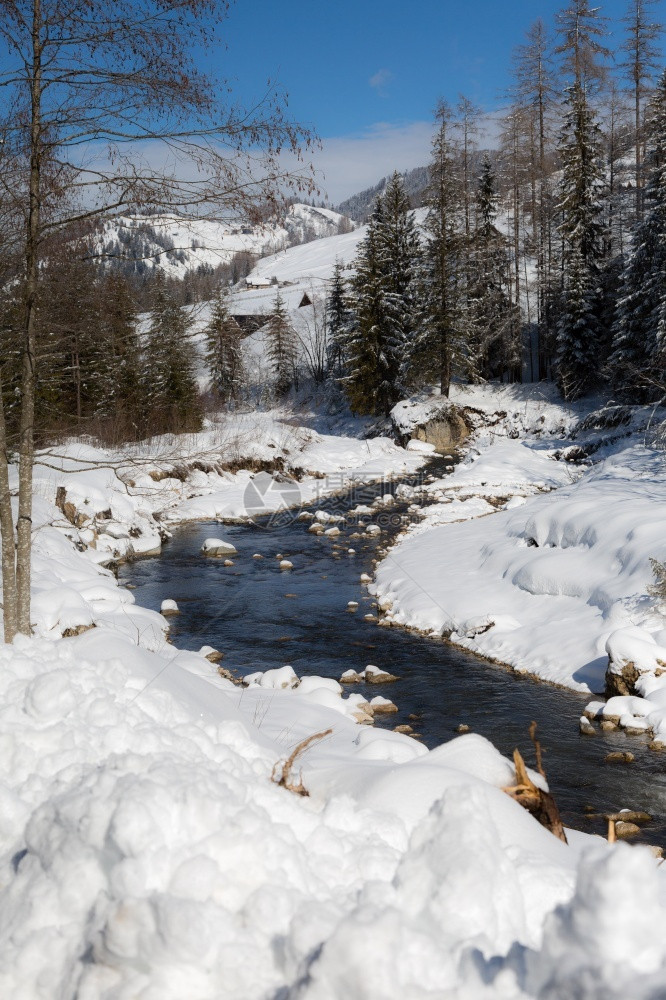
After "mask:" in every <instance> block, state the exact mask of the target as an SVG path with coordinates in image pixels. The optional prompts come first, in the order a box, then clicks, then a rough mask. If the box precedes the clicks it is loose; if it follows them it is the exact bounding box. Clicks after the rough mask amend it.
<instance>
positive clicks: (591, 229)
mask: <svg viewBox="0 0 666 1000" xmlns="http://www.w3.org/2000/svg"><path fill="white" fill-rule="evenodd" d="M567 104H568V114H567V117H566V120H565V123H564V127H563V129H562V134H561V141H560V156H561V159H562V182H561V201H560V205H559V209H560V212H561V216H562V223H561V226H560V232H561V235H562V241H563V258H562V290H561V295H560V301H559V303H558V309H559V316H558V324H557V379H558V384H559V386H560V390H561V392H562V395H563V396H564V398H565V399H576V398H577V397H579V396H581V395H583V394H584V393H585V392H587V391H588V390H589V389H590V388H591V387H592V385H593V383H594V381H595V378H596V375H597V369H598V363H599V356H600V353H601V343H600V339H601V329H600V323H599V315H600V312H601V309H602V302H601V295H600V275H601V265H602V262H603V257H604V225H603V220H602V205H601V202H600V196H601V192H602V189H603V185H604V175H603V171H602V158H601V133H600V129H599V126H598V124H597V122H596V120H595V118H594V115H593V113H592V109H591V107H590V104H589V101H588V99H587V96H586V93H585V90H584V89H583V87H582V86H581V85H579V84H577V83H575V84H574V85H573V86H572V87H571V88H570V89H569V91H568V97H567Z"/></svg>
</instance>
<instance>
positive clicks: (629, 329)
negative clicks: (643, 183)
mask: <svg viewBox="0 0 666 1000" xmlns="http://www.w3.org/2000/svg"><path fill="white" fill-rule="evenodd" d="M646 166H647V168H648V183H647V188H646V190H645V194H646V209H647V212H646V216H645V220H644V221H643V223H642V224H641V225H640V226H639V228H638V229H637V231H636V233H635V235H634V240H633V246H632V249H631V252H630V254H629V257H628V260H627V262H626V266H625V269H624V273H623V276H622V287H621V292H620V298H619V302H618V306H617V311H616V320H615V325H614V331H613V334H614V335H613V350H612V353H611V356H610V358H609V362H608V374H609V377H610V379H611V383H612V385H613V387H614V388H615V390H616V391H617V392H619V393H620V394H622V395H624V396H625V397H626V398H628V399H631V400H633V401H636V402H644V401H646V400H659V399H661V398H662V397H663V395H664V393H665V392H666V285H665V284H664V275H666V72H665V73H664V74H663V75H662V77H661V79H660V81H659V84H658V86H657V89H656V91H655V94H654V97H653V99H652V102H651V105H650V130H649V139H648V153H647V158H646Z"/></svg>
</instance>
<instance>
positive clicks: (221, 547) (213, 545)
mask: <svg viewBox="0 0 666 1000" xmlns="http://www.w3.org/2000/svg"><path fill="white" fill-rule="evenodd" d="M201 551H202V552H203V554H204V555H205V556H213V557H216V556H217V557H219V556H235V555H236V554H237V550H236V546H235V545H232V544H231V542H225V541H224V539H223V538H207V539H206V541H205V542H204V543H203V545H202V546H201Z"/></svg>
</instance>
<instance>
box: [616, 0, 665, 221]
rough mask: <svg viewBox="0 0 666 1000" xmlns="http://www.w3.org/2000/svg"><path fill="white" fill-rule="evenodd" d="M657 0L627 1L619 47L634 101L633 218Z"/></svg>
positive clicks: (639, 199) (655, 59) (655, 55)
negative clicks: (652, 14) (624, 33)
mask: <svg viewBox="0 0 666 1000" xmlns="http://www.w3.org/2000/svg"><path fill="white" fill-rule="evenodd" d="M656 2H657V0H629V4H628V7H627V13H626V14H625V16H624V18H623V19H622V20H623V23H624V24H626V26H627V38H626V40H625V41H624V43H623V44H622V46H621V51H622V52H623V53H624V54H625V55H626V58H625V60H624V62H623V63H622V64H621V65H622V69H623V70H624V71H625V75H626V76H627V78H628V79H629V80H630V81H631V90H632V93H633V98H634V141H635V144H636V218H637V219H641V218H642V217H643V155H642V147H643V142H644V136H643V134H642V128H641V124H642V123H641V117H642V106H643V98H644V97H645V94H646V92H647V89H648V87H647V85H648V82H649V80H650V77H651V76H652V74H653V72H654V71H655V70H656V68H657V66H658V65H659V56H660V54H661V53H660V50H659V49H658V47H657V46H656V44H655V42H656V41H657V39H658V38H659V36H660V35H661V33H662V31H663V27H662V25H661V24H659V23H657V22H656V21H651V20H650V17H649V12H650V7H654V5H655V3H656Z"/></svg>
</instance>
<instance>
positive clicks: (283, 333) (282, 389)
mask: <svg viewBox="0 0 666 1000" xmlns="http://www.w3.org/2000/svg"><path fill="white" fill-rule="evenodd" d="M297 355H298V352H297V347H296V332H295V330H294V328H293V326H292V325H291V323H290V322H289V316H288V314H287V310H286V307H285V304H284V299H283V298H282V296H281V295H280V293H279V292H277V294H276V296H275V305H274V306H273V315H272V316H271V318H270V319H269V321H268V323H267V325H266V356H267V358H268V360H269V362H270V364H271V367H272V369H273V376H274V379H275V393H276V395H277V396H286V395H287V393H288V392H289V390H290V389H291V388H292V387H293V386H297V385H298V377H297V368H296V363H297Z"/></svg>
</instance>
